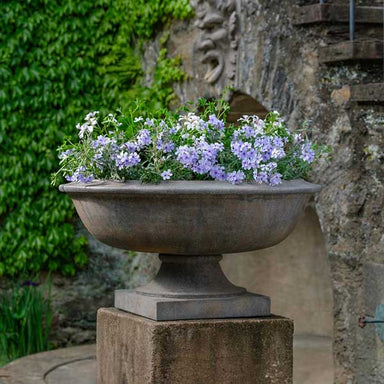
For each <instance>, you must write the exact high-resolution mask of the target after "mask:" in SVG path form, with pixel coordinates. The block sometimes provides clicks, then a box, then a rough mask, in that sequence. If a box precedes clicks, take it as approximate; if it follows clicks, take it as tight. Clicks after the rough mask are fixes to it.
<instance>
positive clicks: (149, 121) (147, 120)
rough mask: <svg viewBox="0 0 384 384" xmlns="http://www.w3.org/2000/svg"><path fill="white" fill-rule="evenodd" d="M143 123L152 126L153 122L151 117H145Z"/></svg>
mask: <svg viewBox="0 0 384 384" xmlns="http://www.w3.org/2000/svg"><path fill="white" fill-rule="evenodd" d="M144 125H147V126H148V127H153V126H154V125H155V123H154V121H153V119H146V120H145V123H144Z"/></svg>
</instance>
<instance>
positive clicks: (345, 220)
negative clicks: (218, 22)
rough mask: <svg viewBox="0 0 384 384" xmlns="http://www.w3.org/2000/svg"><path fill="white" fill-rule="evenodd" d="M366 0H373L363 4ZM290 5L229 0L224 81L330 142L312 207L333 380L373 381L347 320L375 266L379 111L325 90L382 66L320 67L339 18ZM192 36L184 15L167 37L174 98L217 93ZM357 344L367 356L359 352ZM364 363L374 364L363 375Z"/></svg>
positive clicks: (379, 249)
mask: <svg viewBox="0 0 384 384" xmlns="http://www.w3.org/2000/svg"><path fill="white" fill-rule="evenodd" d="M300 3H301V4H303V5H304V4H310V3H313V2H310V1H301V2H300ZM329 3H334V1H333V2H332V1H330V2H329ZM371 4H378V3H377V2H364V5H371ZM292 8H293V4H292V1H288V0H282V1H280V0H279V1H278V0H272V1H271V0H259V1H246V0H244V1H241V2H240V1H239V2H238V9H239V10H240V9H241V11H239V12H238V17H239V23H238V25H239V28H240V40H239V43H238V51H237V70H236V78H235V80H232V79H230V80H229V81H228V82H229V83H230V84H234V90H235V91H236V92H239V93H243V94H247V95H250V96H252V97H253V98H254V99H256V100H257V101H258V102H259V103H261V104H262V105H263V106H264V107H265V108H266V109H268V110H275V109H276V110H279V111H280V112H281V113H282V114H283V116H284V117H285V119H286V122H287V124H288V126H289V127H291V128H296V127H299V126H300V125H301V123H302V121H303V120H305V119H311V120H312V124H311V129H310V133H311V136H312V138H314V139H316V140H319V141H320V142H323V143H325V144H328V145H330V146H331V147H332V150H333V154H332V159H331V161H330V162H326V161H321V162H320V164H319V165H318V166H317V167H316V169H315V171H314V173H313V174H312V180H313V181H314V182H317V183H319V184H322V185H324V189H323V191H322V192H321V193H320V194H319V196H318V197H317V198H316V212H317V214H318V216H319V219H320V223H321V227H322V231H323V233H324V236H325V239H326V248H327V252H328V263H329V267H330V270H331V280H332V289H333V298H334V309H333V315H334V324H333V330H334V346H333V350H334V358H335V375H336V377H335V383H337V384H355V383H359V384H360V383H371V382H374V380H377V381H376V382H380V380H381V382H382V379H381V373H380V372H381V371H382V370H383V369H384V359H383V358H382V356H383V355H384V345H383V343H381V342H369V341H368V340H367V337H366V336H365V335H366V330H361V329H360V328H359V327H358V326H357V319H358V317H359V316H360V315H362V314H364V312H365V307H366V305H365V300H366V298H365V296H364V289H363V282H364V278H365V277H364V274H363V267H364V265H365V264H366V263H368V262H374V263H377V264H383V263H384V259H383V251H384V237H383V231H384V213H383V209H382V207H383V205H384V188H383V180H384V167H383V160H384V153H383V148H384V145H383V141H384V136H383V129H382V124H383V117H382V116H383V112H384V108H383V106H382V105H380V104H360V103H356V102H353V101H350V100H348V101H347V102H343V98H342V97H339V98H338V99H333V98H332V97H331V95H332V92H333V91H334V90H337V89H338V88H341V87H343V86H345V85H355V84H360V83H363V82H364V83H378V82H382V65H381V64H380V63H377V64H375V63H374V62H372V61H371V62H365V61H364V60H363V61H361V62H359V63H355V62H344V63H334V64H333V65H331V66H327V65H325V64H321V63H320V62H319V48H320V47H322V46H327V45H330V44H336V43H339V42H342V41H346V40H348V25H347V24H346V25H343V24H318V25H311V26H306V27H298V26H295V25H294V24H293V22H292V18H291V17H290V15H291V11H292ZM381 35H382V27H381V26H374V25H371V24H370V25H359V27H358V37H359V38H360V39H364V38H371V39H372V38H379V39H381ZM200 36H201V31H199V30H197V29H196V28H195V27H194V20H191V21H185V22H179V23H175V24H174V28H173V32H172V33H171V37H170V40H169V43H168V47H169V49H170V51H171V53H172V55H175V56H176V55H180V56H181V57H182V59H183V62H184V69H185V71H186V72H187V74H188V75H189V79H188V80H187V81H185V82H184V83H182V84H179V85H177V86H176V87H175V90H176V92H177V93H178V95H179V96H180V98H181V99H182V101H186V100H190V99H192V100H193V99H196V98H197V97H200V96H207V97H212V96H217V95H219V93H220V91H221V88H222V83H223V82H222V81H221V82H220V84H218V85H217V87H216V86H215V84H209V83H207V82H205V81H204V80H203V79H204V74H205V72H206V70H207V68H206V67H204V66H203V65H196V62H195V58H194V51H193V44H194V42H195V41H196V40H198V39H199V38H200ZM221 80H222V79H221ZM376 300H379V298H376ZM370 301H371V299H370ZM272 302H273V297H272ZM374 304H376V306H377V305H378V304H380V302H379V301H378V302H376V303H374ZM367 332H368V331H367ZM366 344H369V346H367V348H368V349H369V350H370V354H371V357H372V359H373V361H371V362H370V363H367V358H366V357H365V352H364V353H363V350H364V348H365V345H366ZM363 347H364V348H363ZM364 364H371V366H375V367H376V368H375V369H374V370H373V371H371V372H370V373H368V372H367V370H366V369H365V368H364V369H363V368H362V367H363V366H364ZM375 376H376V377H377V379H376V378H374V377H375Z"/></svg>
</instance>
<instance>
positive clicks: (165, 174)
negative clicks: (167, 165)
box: [160, 169, 173, 180]
mask: <svg viewBox="0 0 384 384" xmlns="http://www.w3.org/2000/svg"><path fill="white" fill-rule="evenodd" d="M160 176H161V177H162V179H163V180H169V179H170V178H171V177H172V176H173V174H172V172H171V170H170V169H167V170H166V171H164V172H162V173H161V174H160Z"/></svg>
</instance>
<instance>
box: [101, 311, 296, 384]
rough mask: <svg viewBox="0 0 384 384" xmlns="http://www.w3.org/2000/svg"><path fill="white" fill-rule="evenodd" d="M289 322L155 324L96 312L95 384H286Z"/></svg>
mask: <svg viewBox="0 0 384 384" xmlns="http://www.w3.org/2000/svg"><path fill="white" fill-rule="evenodd" d="M292 337H293V323H292V321H291V320H288V319H285V318H281V317H277V316H274V317H269V318H262V319H227V320H196V321H191V320H189V321H173V322H160V323H159V322H155V321H152V320H148V319H145V318H142V317H139V316H135V315H132V314H129V313H126V312H123V311H119V310H117V309H100V310H99V312H98V330H97V339H98V344H97V358H98V384H121V383H127V384H128V383H129V384H155V383H156V384H157V383H167V384H181V383H182V384H218V383H220V384H237V383H242V384H255V383H257V384H290V383H292Z"/></svg>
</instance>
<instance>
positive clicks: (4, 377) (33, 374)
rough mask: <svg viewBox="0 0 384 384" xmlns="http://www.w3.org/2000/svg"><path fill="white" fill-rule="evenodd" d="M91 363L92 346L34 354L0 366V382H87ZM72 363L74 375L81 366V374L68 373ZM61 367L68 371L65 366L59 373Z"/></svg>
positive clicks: (4, 383)
mask: <svg viewBox="0 0 384 384" xmlns="http://www.w3.org/2000/svg"><path fill="white" fill-rule="evenodd" d="M90 362H91V363H94V362H95V346H94V345H85V346H81V347H74V348H66V349H59V350H56V351H49V352H43V353H37V354H35V355H30V356H26V357H23V358H21V359H18V360H15V361H13V362H12V363H10V364H8V365H7V366H6V367H4V368H3V369H0V384H74V383H76V384H90V383H91V382H92V372H91V371H90V369H89V363H90ZM74 363H76V368H75V369H74V371H76V373H77V374H79V373H80V372H81V371H80V370H79V368H83V374H82V375H81V376H79V375H77V376H75V375H72V374H71V373H72V372H71V370H72V369H71V364H74ZM92 365H94V364H92ZM92 365H91V366H92ZM60 367H67V372H66V373H65V369H64V372H63V371H62V370H61V374H59V372H57V369H58V368H60ZM68 368H69V369H68ZM95 376H96V375H93V377H95ZM71 377H72V381H70V379H71Z"/></svg>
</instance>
